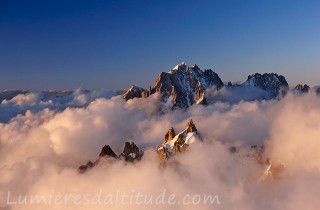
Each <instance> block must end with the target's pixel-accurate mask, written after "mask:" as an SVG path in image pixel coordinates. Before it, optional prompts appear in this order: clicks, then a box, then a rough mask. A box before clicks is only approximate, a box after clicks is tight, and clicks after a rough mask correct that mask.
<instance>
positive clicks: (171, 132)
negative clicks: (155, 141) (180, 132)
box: [162, 127, 176, 144]
mask: <svg viewBox="0 0 320 210" xmlns="http://www.w3.org/2000/svg"><path fill="white" fill-rule="evenodd" d="M175 135H176V134H175V132H174V129H173V128H172V127H171V128H170V129H169V131H168V132H167V133H166V135H165V136H164V138H163V141H162V143H163V144H165V143H167V142H168V141H170V140H172V139H173V138H174V137H175Z"/></svg>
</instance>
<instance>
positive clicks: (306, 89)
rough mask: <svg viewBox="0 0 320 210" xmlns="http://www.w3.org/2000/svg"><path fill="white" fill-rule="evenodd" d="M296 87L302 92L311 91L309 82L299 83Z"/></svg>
mask: <svg viewBox="0 0 320 210" xmlns="http://www.w3.org/2000/svg"><path fill="white" fill-rule="evenodd" d="M294 89H295V90H297V91H300V92H302V93H307V92H309V90H310V87H309V86H308V85H307V84H305V85H302V84H298V85H297V86H296V87H295V88H294Z"/></svg>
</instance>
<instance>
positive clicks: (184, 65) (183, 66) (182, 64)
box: [172, 62, 189, 70]
mask: <svg viewBox="0 0 320 210" xmlns="http://www.w3.org/2000/svg"><path fill="white" fill-rule="evenodd" d="M172 70H189V66H188V65H187V64H186V62H182V63H180V64H178V65H176V66H175V67H173V68H172Z"/></svg>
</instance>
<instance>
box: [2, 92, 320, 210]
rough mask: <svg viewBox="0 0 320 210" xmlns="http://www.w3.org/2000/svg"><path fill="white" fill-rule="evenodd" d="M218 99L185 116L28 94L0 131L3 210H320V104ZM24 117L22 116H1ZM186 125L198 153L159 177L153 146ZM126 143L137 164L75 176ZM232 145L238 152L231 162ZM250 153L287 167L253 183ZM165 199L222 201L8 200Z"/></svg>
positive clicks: (6, 108) (152, 107) (114, 102)
mask: <svg viewBox="0 0 320 210" xmlns="http://www.w3.org/2000/svg"><path fill="white" fill-rule="evenodd" d="M217 94H220V96H219V97H221V98H224V99H225V100H220V101H218V102H214V103H213V102H212V103H210V105H209V106H197V105H195V106H192V107H191V108H189V109H188V110H171V109H170V108H169V107H170V103H171V102H170V100H169V101H168V102H166V103H163V102H161V97H160V96H159V95H157V94H154V95H152V96H151V97H149V98H146V99H133V100H130V101H128V102H127V103H126V102H124V101H123V100H122V98H121V96H114V97H111V98H108V97H101V96H100V95H99V94H97V95H96V96H91V95H90V97H89V96H88V95H85V94H84V95H83V94H78V95H77V94H74V95H72V96H70V99H69V100H64V103H60V102H57V101H56V102H54V101H53V100H51V102H50V100H47V101H46V102H45V101H43V98H41V97H40V98H39V95H37V94H34V93H30V94H27V95H18V96H16V97H14V98H13V99H11V100H9V101H5V102H2V103H1V113H4V114H5V115H6V116H10V117H6V118H5V117H4V118H2V119H5V120H4V121H3V123H1V124H0V177H1V179H0V208H1V209H12V210H15V209H33V210H34V209H61V208H64V209H75V208H77V209H88V208H90V209H109V208H110V209H115V208H117V209H175V210H177V209H199V208H200V209H249V210H250V209H302V208H304V209H317V207H319V206H320V202H319V199H318V198H317V197H318V193H319V189H320V184H319V183H320V182H319V181H320V178H319V177H320V155H319V153H318V151H320V143H319V139H320V138H319V137H320V132H319V128H320V117H319V116H320V111H319V105H320V98H319V97H318V96H316V95H315V94H313V93H310V94H305V95H292V94H288V95H287V96H286V97H284V98H283V99H281V100H268V101H266V100H235V101H230V100H228V94H231V95H232V94H233V93H228V94H224V95H222V94H223V93H211V95H212V96H213V97H214V96H216V95H217ZM255 94H256V93H255ZM248 99H251V98H250V97H249V96H248ZM66 101H67V102H66ZM212 101H213V100H212ZM62 104H64V105H62ZM75 104H76V105H75ZM21 107H23V108H21ZM61 107H63V108H61ZM16 110H18V111H16ZM21 110H25V111H24V112H22V114H18V115H16V114H11V115H10V114H6V113H20V112H21ZM159 111H160V112H162V113H163V114H159ZM2 116H3V115H2ZM12 116H13V117H12ZM9 118H10V119H9ZM188 118H192V119H193V121H194V122H195V124H196V126H197V128H198V131H199V132H200V133H201V135H202V137H203V140H204V142H203V144H201V145H193V146H192V147H190V149H189V150H188V151H187V152H186V153H184V154H181V155H177V156H175V157H174V158H172V159H170V161H169V163H168V165H167V166H166V167H160V166H159V160H158V157H157V154H156V152H155V149H156V146H157V145H158V144H160V143H161V141H162V138H163V136H164V134H165V133H166V132H167V130H168V129H169V128H170V127H174V128H175V130H178V131H180V130H183V129H184V127H185V123H186V121H187V119H188ZM125 141H134V142H135V144H137V145H138V146H139V147H140V148H141V149H143V150H145V155H144V156H143V158H142V160H141V161H139V162H136V163H126V162H124V161H106V162H105V164H102V165H100V166H99V167H95V168H93V169H92V170H90V171H88V172H87V173H84V174H79V173H78V171H77V168H78V166H79V165H80V164H83V163H85V162H86V161H88V160H95V159H96V158H97V156H98V154H99V152H100V150H101V148H102V146H104V145H106V144H109V145H111V147H112V148H113V149H114V150H115V151H116V152H117V153H118V154H119V152H121V150H122V149H123V145H124V142H125ZM231 145H235V146H237V147H238V148H239V152H237V153H235V154H230V152H229V150H228V148H229V146H231ZM251 145H265V146H266V151H265V153H266V154H267V155H268V157H271V158H272V159H274V160H280V161H281V162H282V163H283V164H284V165H285V169H284V171H283V172H282V173H281V174H280V175H279V177H278V178H277V179H272V178H271V177H269V178H268V179H266V180H264V181H258V180H259V178H260V177H261V175H262V174H263V173H264V171H265V168H263V166H261V165H259V164H258V163H257V162H256V161H254V160H252V159H248V158H246V154H248V152H249V147H250V146H251ZM164 190H165V192H166V194H173V195H175V196H176V199H178V200H179V199H182V198H183V197H184V196H185V195H186V194H189V195H218V197H219V203H220V204H218V203H217V202H215V203H213V204H198V205H192V204H185V205H181V204H177V203H176V204H174V205H169V204H163V205H143V204H142V205H139V204H137V203H135V204H116V203H108V205H103V204H99V203H92V202H91V203H88V204H86V205H84V204H76V203H74V202H68V203H67V204H60V205H52V204H51V205H50V204H44V203H40V204H33V205H32V204H28V205H19V204H9V205H8V204H7V202H8V200H7V199H8V192H10V201H11V202H15V201H18V200H19V195H26V196H30V195H31V194H34V195H36V194H37V195H45V196H47V197H50V196H52V195H56V194H63V195H66V194H69V195H76V194H80V195H87V194H89V195H92V196H93V195H96V194H99V193H100V192H101V191H102V192H101V193H102V194H113V195H114V194H116V192H117V191H120V192H126V193H128V194H130V193H131V194H132V193H133V194H135V193H137V192H140V193H142V194H145V195H149V196H150V195H154V196H157V195H159V194H161V193H163V191H164Z"/></svg>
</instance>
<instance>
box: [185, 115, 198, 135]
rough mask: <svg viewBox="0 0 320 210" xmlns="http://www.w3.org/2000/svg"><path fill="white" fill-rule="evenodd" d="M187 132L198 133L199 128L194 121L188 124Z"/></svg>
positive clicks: (190, 120)
mask: <svg viewBox="0 0 320 210" xmlns="http://www.w3.org/2000/svg"><path fill="white" fill-rule="evenodd" d="M186 131H187V132H188V133H190V132H197V128H196V126H195V124H194V123H193V120H192V119H191V118H190V119H189V121H188V122H187V128H186Z"/></svg>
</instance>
